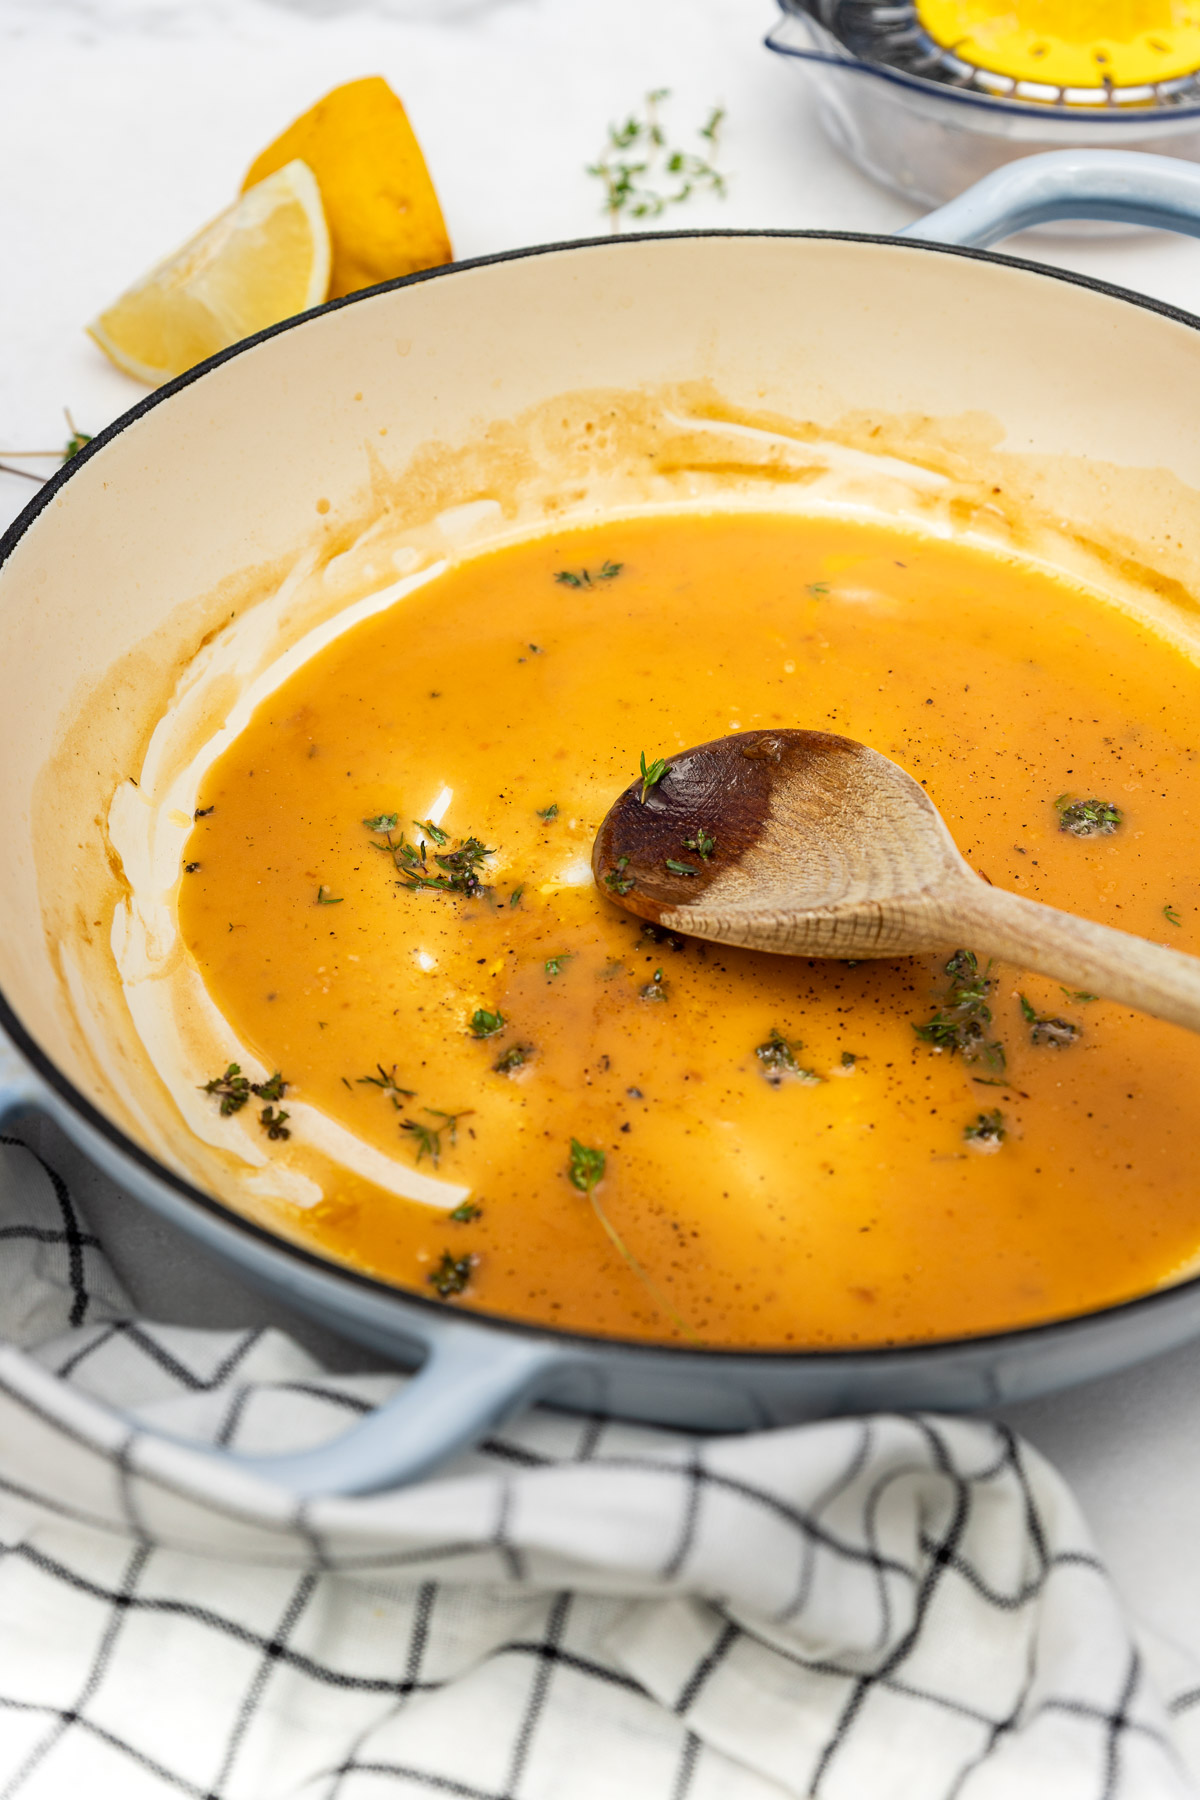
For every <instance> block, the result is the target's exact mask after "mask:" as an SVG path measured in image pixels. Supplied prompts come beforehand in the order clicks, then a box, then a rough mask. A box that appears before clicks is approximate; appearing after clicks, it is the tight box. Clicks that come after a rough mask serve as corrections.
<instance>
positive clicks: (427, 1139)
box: [400, 1106, 472, 1169]
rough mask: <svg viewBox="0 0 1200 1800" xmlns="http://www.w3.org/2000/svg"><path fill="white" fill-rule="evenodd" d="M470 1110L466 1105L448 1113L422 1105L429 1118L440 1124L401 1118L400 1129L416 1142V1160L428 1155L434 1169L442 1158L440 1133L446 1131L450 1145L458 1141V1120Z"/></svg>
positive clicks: (419, 1160)
mask: <svg viewBox="0 0 1200 1800" xmlns="http://www.w3.org/2000/svg"><path fill="white" fill-rule="evenodd" d="M471 1110H472V1109H471V1108H470V1107H467V1108H466V1109H465V1110H464V1111H463V1112H457V1113H450V1112H443V1110H442V1109H441V1107H439V1106H426V1107H423V1108H422V1111H423V1112H427V1113H428V1114H429V1117H430V1118H431V1119H441V1120H442V1124H440V1125H423V1124H422V1123H421V1121H420V1120H419V1119H402V1120H401V1121H400V1129H401V1131H403V1132H407V1134H408V1136H409V1137H411V1138H413V1139H414V1140H415V1142H416V1146H417V1162H418V1163H420V1162H422V1161H423V1160H424V1158H425V1157H428V1158H429V1160H430V1162H431V1163H432V1164H433V1166H434V1168H435V1169H436V1168H437V1166H438V1164H439V1162H440V1161H441V1159H442V1133H443V1132H446V1133H448V1135H449V1138H450V1143H451V1146H453V1145H455V1144H456V1143H457V1142H458V1121H459V1120H460V1119H465V1118H466V1117H467V1116H468V1114H469V1113H470V1112H471Z"/></svg>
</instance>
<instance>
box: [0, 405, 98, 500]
mask: <svg viewBox="0 0 1200 1800" xmlns="http://www.w3.org/2000/svg"><path fill="white" fill-rule="evenodd" d="M63 416H64V418H65V419H66V421H67V430H68V431H69V432H70V434H71V435H70V437H68V439H67V441H66V443H65V444H64V445H63V447H62V449H61V450H0V456H15V457H16V458H17V460H18V462H26V461H29V462H40V461H42V459H43V458H49V457H53V458H54V459H55V460H56V461H58V462H60V463H69V462H70V460H71V458H72V457H73V456H78V455H79V452H80V451H81V450H82V449H83V448H84V447H85V445H87V444H90V443H91V441H92V437H93V433H92V432H90V431H80V429H79V427H78V425H77V424H76V423H75V421H74V419H73V418H72V417H71V409H70V407H68V406H64V407H63ZM0 468H2V469H3V470H4V473H5V474H6V475H22V476H24V478H25V480H26V481H36V482H38V483H40V484H43V485H44V484H45V482H47V481H48V480H49V479H50V478H49V476H48V475H35V474H34V472H33V470H32V469H15V468H13V467H12V465H11V464H10V463H0Z"/></svg>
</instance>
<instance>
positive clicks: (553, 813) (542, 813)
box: [537, 801, 558, 822]
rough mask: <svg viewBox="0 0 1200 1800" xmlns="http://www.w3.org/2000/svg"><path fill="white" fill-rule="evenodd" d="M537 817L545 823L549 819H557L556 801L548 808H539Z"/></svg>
mask: <svg viewBox="0 0 1200 1800" xmlns="http://www.w3.org/2000/svg"><path fill="white" fill-rule="evenodd" d="M537 816H538V818H539V819H545V820H547V822H548V821H549V820H551V819H557V817H558V803H557V801H555V802H554V803H553V804H552V805H550V806H539V807H538V809H537Z"/></svg>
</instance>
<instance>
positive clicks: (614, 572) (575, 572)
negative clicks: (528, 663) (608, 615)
mask: <svg viewBox="0 0 1200 1800" xmlns="http://www.w3.org/2000/svg"><path fill="white" fill-rule="evenodd" d="M624 567H625V564H624V563H615V562H604V563H602V564H601V566H600V570H599V573H598V574H597V576H596V581H612V580H614V579H615V577H616V576H618V575H619V574H620V573H621V570H622V569H623V568H624ZM554 579H555V581H557V582H558V583H559V584H560V586H562V587H569V588H590V587H594V586H595V585H596V583H595V582H594V581H593V580H592V572H591V570H590V569H560V570H559V571H558V573H557V574H556V575H555V577H554ZM529 648H530V649H531V650H532V649H533V648H534V646H533V645H532V644H530V646H529Z"/></svg>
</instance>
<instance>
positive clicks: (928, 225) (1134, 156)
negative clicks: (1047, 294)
mask: <svg viewBox="0 0 1200 1800" xmlns="http://www.w3.org/2000/svg"><path fill="white" fill-rule="evenodd" d="M1056 219H1107V220H1109V221H1111V222H1112V223H1115V224H1123V225H1146V226H1148V227H1149V228H1150V229H1151V230H1154V231H1179V232H1183V233H1184V234H1185V235H1186V236H1188V237H1200V168H1198V167H1197V166H1196V165H1195V164H1194V163H1190V162H1183V161H1182V160H1181V159H1180V158H1178V157H1174V156H1151V155H1148V154H1147V153H1146V152H1144V151H1139V150H1049V151H1047V152H1046V153H1045V154H1044V155H1041V156H1025V157H1021V158H1019V159H1018V160H1017V161H1016V162H1011V163H1006V164H1005V165H1004V167H1003V168H1001V169H995V170H993V172H992V173H991V174H990V175H985V176H984V177H983V180H982V181H977V182H976V183H975V185H974V187H969V188H968V189H967V190H966V192H965V193H963V194H959V195H958V196H957V197H956V198H955V199H953V200H951V201H949V202H947V204H946V205H945V206H939V207H938V209H937V211H936V212H931V213H928V214H927V215H926V217H925V218H923V219H918V220H917V222H916V224H915V225H908V226H906V227H905V229H904V230H903V231H902V232H900V233H899V235H900V236H901V237H910V238H918V239H921V240H922V241H924V242H927V243H933V244H965V245H971V246H973V247H975V248H977V249H986V247H987V246H988V245H989V244H996V243H999V242H1000V240H1001V239H1002V238H1006V237H1012V236H1013V234H1014V233H1015V232H1018V231H1028V230H1029V228H1030V227H1031V226H1033V225H1049V224H1051V223H1053V221H1054V220H1056Z"/></svg>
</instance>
